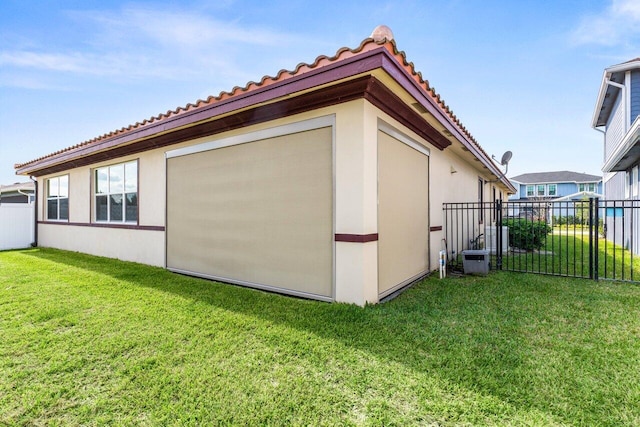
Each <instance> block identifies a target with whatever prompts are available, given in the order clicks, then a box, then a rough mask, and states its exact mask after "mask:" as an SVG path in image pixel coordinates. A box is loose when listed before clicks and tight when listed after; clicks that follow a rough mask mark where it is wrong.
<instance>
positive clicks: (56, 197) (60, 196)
mask: <svg viewBox="0 0 640 427" xmlns="http://www.w3.org/2000/svg"><path fill="white" fill-rule="evenodd" d="M63 181H64V182H66V185H65V191H64V193H63V192H62V191H61V189H62V187H61V183H62V182H63ZM45 183H46V199H47V202H46V209H45V218H46V220H47V221H61V222H69V175H59V176H54V177H51V178H47V180H46V181H45ZM54 183H55V190H53V192H55V194H52V186H53V184H54ZM61 193H62V194H61ZM54 200H55V201H56V212H55V218H50V216H51V215H50V214H51V212H50V210H49V208H50V206H49V202H50V201H54ZM63 200H66V201H67V212H66V213H67V216H66V218H61V215H60V205H61V201H63Z"/></svg>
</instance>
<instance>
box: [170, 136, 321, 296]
mask: <svg viewBox="0 0 640 427" xmlns="http://www.w3.org/2000/svg"><path fill="white" fill-rule="evenodd" d="M220 143H221V144H224V141H221V142H220ZM203 149H204V151H196V152H193V153H191V152H188V153H185V154H183V153H178V154H179V155H175V156H174V155H171V156H170V157H169V158H168V159H167V201H168V205H167V266H168V267H169V268H171V269H173V270H176V271H183V272H188V273H192V274H196V275H202V276H204V277H211V278H217V279H221V280H224V281H229V282H235V283H241V284H246V285H249V286H257V287H264V288H267V289H273V290H280V291H283V292H288V293H293V294H300V295H304V296H311V297H314V296H318V297H324V298H333V173H332V171H333V168H332V165H333V128H332V127H322V128H317V129H312V130H305V131H301V132H295V133H287V134H284V135H280V136H273V137H268V138H266V139H262V138H260V139H258V140H255V141H248V142H245V143H240V144H235V145H227V146H221V147H219V148H214V149H209V147H203ZM182 154H183V155H182Z"/></svg>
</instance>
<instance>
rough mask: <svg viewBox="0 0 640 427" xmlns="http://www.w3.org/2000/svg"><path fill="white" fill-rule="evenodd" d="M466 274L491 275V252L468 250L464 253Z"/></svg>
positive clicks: (463, 262) (463, 266) (463, 261)
mask: <svg viewBox="0 0 640 427" xmlns="http://www.w3.org/2000/svg"><path fill="white" fill-rule="evenodd" d="M462 268H463V269H464V274H482V275H487V274H489V251H488V250H486V249H467V250H464V251H462Z"/></svg>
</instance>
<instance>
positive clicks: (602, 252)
mask: <svg viewBox="0 0 640 427" xmlns="http://www.w3.org/2000/svg"><path fill="white" fill-rule="evenodd" d="M443 215H444V239H443V249H445V250H446V253H447V264H448V266H449V269H450V270H453V271H462V270H463V262H462V253H463V251H467V250H486V251H487V254H488V256H489V259H490V268H491V269H501V270H508V271H519V272H528V273H537V274H548V275H555V276H567V277H578V278H590V279H594V280H599V279H607V280H623V281H638V271H639V270H640V256H639V254H640V238H638V234H639V233H640V227H638V221H639V220H640V201H639V200H607V201H602V200H598V199H589V200H578V201H575V200H574V201H571V200H568V201H551V200H536V201H509V202H503V201H500V200H498V201H496V202H486V203H478V202H470V203H445V204H444V205H443Z"/></svg>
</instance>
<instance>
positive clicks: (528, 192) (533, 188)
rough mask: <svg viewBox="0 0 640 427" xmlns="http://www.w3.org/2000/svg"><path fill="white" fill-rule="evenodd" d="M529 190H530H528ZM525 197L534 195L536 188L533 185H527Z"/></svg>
mask: <svg viewBox="0 0 640 427" xmlns="http://www.w3.org/2000/svg"><path fill="white" fill-rule="evenodd" d="M529 190H531V191H529ZM526 195H527V197H534V196H535V195H536V188H535V185H531V184H529V185H527V194H526Z"/></svg>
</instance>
